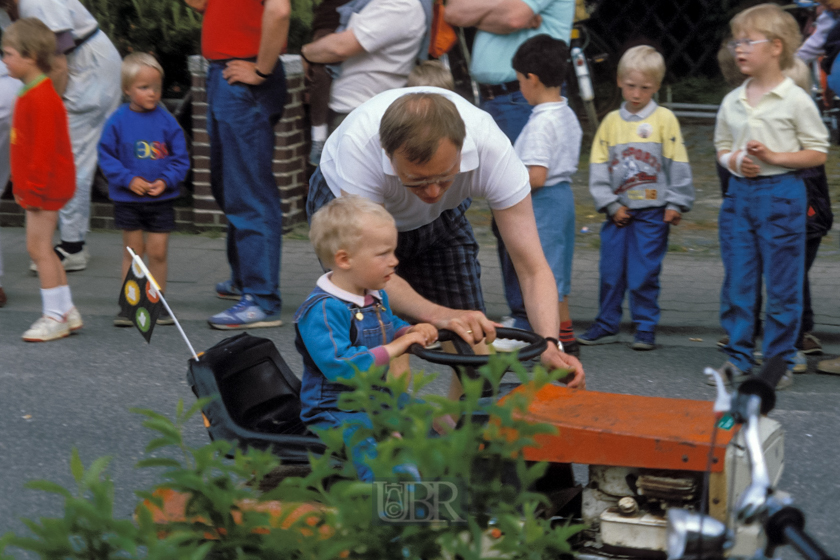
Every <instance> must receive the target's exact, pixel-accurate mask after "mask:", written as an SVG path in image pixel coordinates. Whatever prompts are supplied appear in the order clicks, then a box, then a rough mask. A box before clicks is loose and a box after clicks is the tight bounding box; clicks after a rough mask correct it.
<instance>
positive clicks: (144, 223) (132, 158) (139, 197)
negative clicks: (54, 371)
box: [99, 53, 190, 327]
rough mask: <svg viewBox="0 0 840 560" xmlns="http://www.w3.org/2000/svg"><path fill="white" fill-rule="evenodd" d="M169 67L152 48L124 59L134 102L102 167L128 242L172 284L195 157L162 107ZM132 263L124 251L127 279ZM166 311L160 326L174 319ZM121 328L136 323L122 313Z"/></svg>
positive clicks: (123, 113) (108, 141) (109, 137)
mask: <svg viewBox="0 0 840 560" xmlns="http://www.w3.org/2000/svg"><path fill="white" fill-rule="evenodd" d="M162 82H163V68H161V66H160V64H159V63H158V61H157V60H155V58H154V57H153V56H152V55H150V54H146V53H133V54H130V55H128V56H127V57H125V60H124V61H123V63H122V88H123V91H124V92H125V94H126V95H127V96H128V99H129V102H128V103H124V104H123V105H122V106H121V107H120V108H119V109H117V110H116V111H115V112H114V114H113V115H111V118H110V119H108V122H107V123H106V124H105V130H104V131H103V132H102V138H101V140H100V141H99V166H100V167H101V168H102V172H103V173H104V174H105V177H106V178H107V179H108V194H109V196H110V198H111V200H113V201H114V223H115V224H116V226H117V227H118V228H120V229H121V230H123V246H128V247H131V249H132V250H133V251H134V252H135V253H137V254H138V255H140V257H141V258H142V257H143V256H144V255H148V256H149V271H150V272H151V273H152V276H154V277H155V280H157V282H158V284H160V287H161V289H162V290H165V289H166V273H167V264H166V260H167V258H166V253H167V247H168V244H169V232H171V231H172V230H174V229H175V208H174V201H175V199H176V198H178V184H179V183H181V182H182V181H183V180H184V178H186V176H187V172H188V171H189V169H190V157H189V154H188V153H187V143H186V140H185V139H184V131H183V130H181V127H180V125H179V124H178V122H177V121H176V120H175V118H174V117H173V116H172V115H171V114H170V113H169V112H168V111H166V109H164V108H162V107H160V106H159V102H160V96H161V86H162ZM130 266H131V255H129V253H128V251H123V260H122V278H123V280H125V276H126V274H127V273H128V267H130ZM173 322H174V321H173V320H172V317H170V316H169V314H168V313H167V312H166V311H165V310H164V311H162V312H161V314H160V315H159V316H158V320H157V323H158V324H160V325H171V324H173ZM114 325H115V326H118V327H130V326H132V325H133V323H132V322H131V319H130V318H129V317H128V316H125V315H123V314H122V312H120V313H119V314H118V315H117V316H116V318H115V319H114Z"/></svg>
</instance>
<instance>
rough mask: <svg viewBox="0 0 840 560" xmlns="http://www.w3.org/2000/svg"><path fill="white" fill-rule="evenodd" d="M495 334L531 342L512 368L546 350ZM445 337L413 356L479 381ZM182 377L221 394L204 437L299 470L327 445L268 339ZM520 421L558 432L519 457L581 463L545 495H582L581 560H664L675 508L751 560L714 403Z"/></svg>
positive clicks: (549, 411)
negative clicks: (576, 480) (580, 470)
mask: <svg viewBox="0 0 840 560" xmlns="http://www.w3.org/2000/svg"><path fill="white" fill-rule="evenodd" d="M498 331H499V332H498V334H499V336H501V337H503V338H513V339H518V340H523V341H525V342H528V343H529V345H528V346H527V347H526V348H524V349H522V350H521V351H520V353H519V358H520V360H523V361H525V360H530V359H533V358H535V357H537V356H539V355H540V354H541V353H542V352H543V351H544V350H545V347H546V344H547V343H546V341H545V340H544V339H543V338H542V337H540V336H539V335H536V334H534V333H528V332H525V331H520V330H518V329H498ZM447 339H448V340H452V342H453V343H455V346H456V349H457V350H459V352H462V354H446V353H443V352H440V351H435V350H428V349H423V348H420V347H418V346H416V345H415V347H412V349H411V351H412V352H413V353H415V354H416V355H418V356H419V357H421V358H423V359H425V360H428V361H431V362H434V363H439V364H447V365H452V366H453V367H456V368H459V370H460V371H461V372H462V375H469V376H475V375H476V373H475V371H474V368H475V367H478V366H481V365H483V364H486V363H487V361H488V359H489V357H488V356H476V355H469V354H471V353H472V352H471V349H470V348H469V346H468V345H466V343H463V341H460V339H459V338H458V337H457V336H456V335H454V334H453V333H451V332H448V331H441V340H447ZM459 341H460V342H459ZM187 379H188V382H189V384H190V386H191V387H192V389H193V391H194V393H195V394H196V396H198V397H199V398H202V397H210V396H217V397H219V398H216V399H214V400H212V401H211V402H209V403H208V404H207V405H205V406H204V408H203V411H202V412H203V415H204V419H205V426H206V427H207V429H208V431H209V433H210V437H211V438H212V439H225V440H229V441H232V442H236V443H237V445H239V446H240V447H243V448H245V447H256V448H260V449H270V450H271V451H272V452H273V453H275V454H276V455H277V456H278V457H280V459H281V461H282V463H283V464H284V465H292V466H294V465H298V466H301V465H305V464H306V463H307V462H308V454H309V453H313V454H315V455H320V454H322V453H323V452H324V450H325V446H324V445H323V443H322V442H321V441H320V440H319V439H318V438H317V436H315V435H314V434H312V433H310V432H309V431H308V430H307V429H306V427H305V426H304V425H303V424H302V423H301V422H300V420H299V413H300V401H299V397H300V381H299V380H298V378H297V377H296V376H295V375H294V374H293V373H292V371H291V370H290V368H289V367H288V365H287V364H286V363H285V361H284V360H283V358H282V356H280V354H279V352H278V351H277V349H276V348H275V347H274V344H273V343H272V342H271V341H269V340H266V339H260V338H255V337H252V336H249V335H247V334H241V335H239V336H236V337H233V338H229V339H226V340H224V341H222V342H220V343H219V344H217V345H216V346H214V347H213V348H210V349H209V350H207V352H205V353H204V354H203V355H202V356H201V359H200V361H196V360H190V367H189V372H188V374H187ZM522 390H524V388H514V389H513V392H516V391H522ZM502 398H506V397H502ZM526 418H527V419H529V420H533V421H534V422H537V423H543V424H550V425H552V426H554V427H555V428H556V433H555V434H553V435H541V436H537V438H536V445H535V446H533V447H531V448H528V449H526V452H525V458H526V459H527V460H529V461H546V462H548V463H552V464H555V465H557V466H566V465H569V464H579V465H588V471H589V476H588V482H587V483H586V485H585V486H583V487H573V488H571V489H569V488H566V489H565V491H563V492H556V490H557V487H556V486H557V485H556V484H553V483H554V482H556V481H551V480H549V481H546V482H547V484H546V485H545V486H546V487H547V488H551V489H552V493H551V494H548V495H549V496H561V497H562V500H563V503H564V504H568V503H573V501H572V500H570V496H572V495H574V494H579V497H580V500H578V502H577V503H578V504H579V506H578V507H577V511H575V512H574V513H573V514H572V515H571V517H569V516H566V517H564V518H563V519H562V520H560V519H558V521H566V520H569V519H570V518H571V519H581V520H583V521H584V522H585V523H586V524H587V525H588V529H587V530H586V531H585V532H584V537H583V538H582V539H581V543H580V549H579V553H580V554H581V555H582V557H584V558H596V557H598V558H602V557H630V558H664V557H665V551H666V547H667V534H666V533H667V527H666V526H667V521H666V510H668V509H671V508H680V509H682V510H688V511H689V512H697V513H698V514H700V513H706V514H708V515H709V516H710V517H712V518H714V519H716V520H718V521H719V522H721V523H722V524H724V525H725V526H726V527H727V529H728V530H729V531H730V536H731V538H730V541H732V542H731V543H730V544H733V543H734V547H733V548H731V550H730V551H729V554H730V555H731V556H742V555H744V556H745V555H751V551H755V550H757V549H759V548H760V547H761V539H762V538H763V533H762V531H761V530H760V524H758V523H753V524H743V523H736V521H735V515H734V511H735V504H736V503H737V502H738V499H739V496H740V495H741V494H742V493H743V492H745V490H746V489H747V487H748V485H749V483H750V465H749V461H748V457H747V452H746V444H745V442H744V438H743V435H742V433H741V431H740V430H739V425H738V424H735V423H734V422H733V421H732V418H731V417H729V416H727V415H724V416H721V415H720V414H717V413H715V411H714V409H713V403H712V402H706V401H693V400H686V399H669V398H659V397H640V396H633V395H622V394H612V393H600V392H597V391H583V390H576V389H568V388H566V387H562V386H558V385H547V386H544V387H543V388H542V389H541V390H539V391H538V392H537V393H536V396H535V398H534V399H533V401H532V402H531V405H530V407H529V408H528V410H527V413H526ZM473 421H475V420H473ZM758 428H759V429H758V433H759V434H760V437H759V440H760V445H761V447H762V449H763V452H764V456H765V457H766V458H767V471H768V476H769V481H770V483H771V484H772V485H775V483H777V482H778V480H779V478H780V477H781V474H782V468H783V464H784V432H783V431H782V429H781V426H780V425H779V424H778V423H777V422H775V421H774V420H771V419H769V418H767V417H761V418H760V420H759V423H758ZM566 472H568V471H567V470H564V469H563V468H557V469H552V468H549V469H548V471H547V476H549V477H551V476H554V477H559V478H562V479H563V484H568V483H569V480H568V477H567V476H565V474H564V473H566ZM571 484H573V482H572V483H571ZM164 501H165V506H167V507H165V508H164V510H165V511H157V512H156V515H157V516H158V519H160V520H161V521H164V520H166V519H174V518H178V516H179V515H181V516H182V515H183V504H184V503H185V499H184V497H183V496H181V497H178V496H168V497H165V500H164ZM179 508H180V511H179ZM558 508H559V504H558ZM567 509H568V508H567ZM564 515H566V514H565V513H564ZM181 518H182V517H181Z"/></svg>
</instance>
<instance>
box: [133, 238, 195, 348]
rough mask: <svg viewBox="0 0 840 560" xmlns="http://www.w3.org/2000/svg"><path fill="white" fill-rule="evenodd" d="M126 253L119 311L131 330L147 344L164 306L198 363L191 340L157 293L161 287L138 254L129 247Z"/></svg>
mask: <svg viewBox="0 0 840 560" xmlns="http://www.w3.org/2000/svg"><path fill="white" fill-rule="evenodd" d="M125 250H126V251H128V253H129V254H130V255H131V266H130V267H129V269H128V274H126V276H125V283H123V287H122V291H121V292H120V308H121V309H122V310H123V311H125V312H126V313H127V314H128V316H129V317H130V318H131V321H132V322H133V323H134V326H135V327H137V328H138V329H139V330H140V334H142V335H143V338H145V339H146V343H149V341H150V340H151V338H152V331H153V330H154V329H155V323H157V318H158V315H160V308H161V306H163V307H164V308H165V309H166V311H167V313H169V316H170V317H172V320H173V321H174V322H175V326H176V327H177V328H178V332H179V333H181V338H183V339H184V342H185V343H186V344H187V348H189V349H190V353H191V354H192V356H193V358H194V359H195V361H196V362H197V361H198V354H196V353H195V349H194V348H193V345H192V344H190V339H189V338H187V333H185V332H184V329H183V328H182V327H181V323H180V322H179V321H178V318H177V317H175V314H174V313H172V309H171V308H170V307H169V304H168V303H166V298H165V297H163V293H162V292H161V291H160V284H158V283H157V281H156V280H155V278H154V277H153V276H152V273H151V272H149V269H148V268H146V263H144V262H143V259H141V258H140V257H139V256H137V253H135V252H134V251H132V250H131V247H126V248H125Z"/></svg>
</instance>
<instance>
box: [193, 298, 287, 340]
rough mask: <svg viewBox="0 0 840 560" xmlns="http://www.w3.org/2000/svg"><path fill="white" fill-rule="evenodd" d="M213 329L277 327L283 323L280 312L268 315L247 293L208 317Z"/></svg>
mask: <svg viewBox="0 0 840 560" xmlns="http://www.w3.org/2000/svg"><path fill="white" fill-rule="evenodd" d="M207 322H208V323H210V326H211V327H213V328H214V329H219V330H222V331H227V330H233V329H247V328H257V327H279V326H281V325H282V324H283V321H281V320H280V312H279V311H278V312H277V313H275V314H274V315H268V314H266V312H265V311H263V310H262V309H260V306H259V305H257V304H256V303H254V298H253V297H252V296H250V295H248V294H246V295H244V296H242V299H241V300H240V301H239V303H237V304H236V305H234V306H233V307H231V308H230V309H228V310H227V311H222V312H221V313H217V314H216V315H213V316H212V317H210V319H208V320H207Z"/></svg>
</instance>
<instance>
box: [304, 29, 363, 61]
mask: <svg viewBox="0 0 840 560" xmlns="http://www.w3.org/2000/svg"><path fill="white" fill-rule="evenodd" d="M300 52H301V54H302V55H303V56H304V58H305V59H306V60H307V61H309V62H315V63H319V64H332V63H336V62H344V61H345V60H347V59H348V58H352V57H354V56H356V55H358V54H361V53H363V52H365V49H364V47H362V44H361V43H359V40H358V39H356V35H355V33H353V30H352V29H345V30H344V31H341V32H339V33H330V34H329V35H325V36H324V37H321V38H320V39H318V40H317V41H315V42H312V43H308V44H306V45H303V47H301V49H300Z"/></svg>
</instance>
